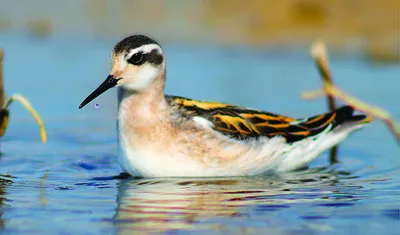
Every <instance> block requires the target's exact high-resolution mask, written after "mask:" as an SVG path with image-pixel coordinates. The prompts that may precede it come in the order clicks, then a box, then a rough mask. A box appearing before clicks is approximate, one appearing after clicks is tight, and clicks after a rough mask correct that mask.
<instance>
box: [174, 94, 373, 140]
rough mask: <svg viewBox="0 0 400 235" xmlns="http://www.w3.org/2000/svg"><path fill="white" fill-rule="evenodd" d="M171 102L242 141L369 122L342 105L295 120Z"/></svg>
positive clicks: (180, 100)
mask: <svg viewBox="0 0 400 235" xmlns="http://www.w3.org/2000/svg"><path fill="white" fill-rule="evenodd" d="M166 98H167V100H168V101H169V102H170V105H172V106H175V107H177V108H178V110H180V111H181V113H182V115H186V116H187V117H194V116H199V117H202V118H205V119H207V120H208V121H210V122H211V123H212V124H213V125H214V129H215V130H216V131H219V132H220V133H222V134H224V135H228V136H230V137H234V138H237V139H240V140H244V139H248V138H255V137H260V136H266V137H269V138H272V137H275V136H282V137H284V138H285V139H286V141H287V142H288V143H293V142H296V141H300V140H302V139H304V138H307V137H310V136H315V135H317V134H319V133H321V132H322V131H324V130H325V129H326V128H328V127H329V128H330V129H333V128H335V127H336V126H338V125H340V124H343V123H344V122H360V123H362V122H368V121H369V119H368V118H367V117H366V116H365V115H356V116H355V115H353V111H354V109H353V108H351V107H350V106H343V107H341V108H339V109H337V110H335V111H334V112H329V113H325V114H320V115H317V116H314V117H310V118H306V119H295V118H290V117H287V116H282V115H278V114H274V113H268V112H264V111H260V110H255V109H248V108H244V107H240V106H235V105H230V104H224V103H218V102H210V101H199V100H192V99H187V98H184V97H179V96H167V97H166ZM330 124H332V125H330Z"/></svg>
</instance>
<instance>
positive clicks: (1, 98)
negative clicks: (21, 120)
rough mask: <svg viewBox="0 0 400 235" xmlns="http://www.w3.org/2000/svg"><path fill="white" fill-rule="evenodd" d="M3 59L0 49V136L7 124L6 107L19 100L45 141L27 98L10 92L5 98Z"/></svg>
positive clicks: (45, 138) (45, 139) (7, 112)
mask: <svg viewBox="0 0 400 235" xmlns="http://www.w3.org/2000/svg"><path fill="white" fill-rule="evenodd" d="M3 59H4V52H3V50H1V49H0V136H3V135H4V133H5V131H6V128H7V125H8V119H9V116H10V111H9V110H8V108H9V107H10V105H11V104H12V103H13V102H14V101H19V102H20V103H21V104H22V105H23V106H24V107H25V108H26V109H27V110H28V112H29V113H31V114H32V116H33V118H34V119H35V120H36V122H37V124H38V125H39V128H40V137H41V139H42V142H43V143H46V141H47V136H46V130H45V128H44V124H43V121H42V119H41V118H40V116H39V114H38V113H37V111H36V110H35V109H34V108H33V106H32V105H31V104H30V103H29V101H28V99H27V98H25V97H24V96H22V95H20V94H12V95H11V97H10V98H9V99H6V96H5V94H4V88H3Z"/></svg>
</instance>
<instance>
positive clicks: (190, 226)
mask: <svg viewBox="0 0 400 235" xmlns="http://www.w3.org/2000/svg"><path fill="white" fill-rule="evenodd" d="M338 177H339V176H338V174H337V173H332V172H326V171H325V172H324V171H322V172H321V171H320V170H307V171H303V172H297V173H290V174H286V175H282V176H279V177H278V176H268V177H251V178H249V177H243V178H242V177H238V178H203V179H197V178H196V179H191V178H186V179H184V178H180V179H177V178H175V179H140V180H133V179H127V180H122V181H120V182H119V194H118V199H117V201H118V208H117V212H116V215H115V218H114V221H115V223H116V227H117V228H118V230H119V232H122V233H124V232H127V233H129V232H132V231H146V232H156V233H159V232H167V231H181V230H185V231H194V230H196V231H204V230H209V229H217V230H219V229H221V227H220V225H219V224H218V223H217V222H215V223H212V222H210V221H215V220H216V218H220V219H221V218H222V219H224V218H229V219H234V218H235V217H236V218H237V217H241V218H243V217H246V216H249V215H250V213H254V211H257V210H262V211H270V212H271V216H273V213H279V211H280V210H285V209H288V208H290V207H291V205H294V203H314V202H320V203H326V202H330V201H336V200H358V199H357V197H354V195H349V196H348V197H343V195H345V194H352V193H351V190H345V191H346V192H339V191H338V187H337V185H336V184H337V181H338ZM347 187H350V188H353V187H354V186H349V185H348V186H343V185H342V186H341V188H347ZM339 194H340V195H341V196H340V197H337V196H335V195H339ZM249 217H250V216H249ZM265 225H267V224H265Z"/></svg>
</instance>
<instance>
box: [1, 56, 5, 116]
mask: <svg viewBox="0 0 400 235" xmlns="http://www.w3.org/2000/svg"><path fill="white" fill-rule="evenodd" d="M3 58H4V53H3V50H2V49H0V108H1V107H3V106H4V97H5V95H4V88H3Z"/></svg>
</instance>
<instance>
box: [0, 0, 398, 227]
mask: <svg viewBox="0 0 400 235" xmlns="http://www.w3.org/2000/svg"><path fill="white" fill-rule="evenodd" d="M398 17H399V2H398V1H391V0H385V1H372V0H371V1H367V0H354V1H339V0H336V1H334V0H329V1H311V0H310V1H308V0H303V1H300V0H297V1H295V0H292V1H289V0H282V1H262V0H260V1H258V0H251V1H247V2H246V4H243V1H224V0H213V1H200V0H192V1H177V0H175V1H173V0H166V1H161V0H151V1H122V0H120V1H106V0H104V1H103V0H96V1H94V0H93V1H92V0H85V1H78V0H71V1H50V0H36V1H23V0H0V48H3V49H4V50H5V60H4V86H5V91H6V93H7V94H8V95H10V94H12V93H16V92H18V93H21V94H23V95H24V96H26V97H28V98H29V99H30V101H31V103H32V104H33V105H34V106H35V107H36V109H37V110H38V111H39V113H40V114H41V116H42V118H43V119H44V122H45V125H46V129H47V131H48V143H47V144H45V145H44V144H41V143H40V142H39V134H38V130H37V126H36V124H35V123H34V121H33V120H32V119H31V117H30V116H29V114H27V112H26V111H25V110H24V109H23V108H21V107H20V106H18V105H17V104H16V105H13V106H12V107H11V110H10V111H11V117H10V123H9V127H8V129H7V132H6V134H5V136H4V137H3V138H2V139H1V142H0V144H1V146H0V151H1V156H0V157H1V158H0V174H1V176H0V231H1V232H4V233H17V234H19V233H38V234H39V233H40V234H55V233H58V234H78V233H83V234H98V233H106V234H113V233H122V234H130V233H167V234H186V233H189V232H193V233H198V234H203V233H207V234H220V233H232V234H319V233H325V234H349V233H352V234H400V232H399V231H400V174H399V173H400V172H399V171H400V158H399V157H400V151H399V146H398V145H397V144H396V142H395V141H394V140H393V138H392V136H390V134H389V133H388V132H387V130H386V128H385V127H384V126H383V125H382V124H381V123H380V122H378V121H376V122H374V123H373V124H372V125H370V126H368V127H367V128H365V129H364V130H361V131H359V132H357V133H355V134H354V135H353V136H352V137H351V138H349V139H348V140H347V141H346V142H344V143H343V144H341V145H340V149H339V159H340V161H341V162H340V163H339V164H336V165H334V166H329V165H328V161H327V155H326V154H325V155H323V156H321V157H320V158H319V159H318V160H317V161H315V162H313V163H312V164H311V165H310V168H309V169H306V170H303V171H299V172H293V173H287V174H283V175H279V176H269V177H245V178H222V179H221V178H219V179H132V178H128V179H115V178H114V177H113V176H116V175H118V174H119V172H120V171H119V168H118V165H117V163H116V156H117V155H118V154H119V151H118V145H117V139H116V130H115V112H116V94H115V90H112V91H109V92H107V93H106V94H104V95H102V96H101V97H99V98H98V99H97V100H96V102H94V103H98V104H99V105H100V108H98V109H95V108H94V103H93V104H92V105H89V106H88V108H85V109H83V110H78V109H77V107H78V105H79V104H80V102H81V101H82V99H83V98H85V97H86V96H87V95H88V94H89V93H90V92H91V91H92V90H93V89H94V88H95V87H97V86H98V85H99V84H100V82H102V81H103V80H104V79H105V78H106V76H107V75H108V69H109V56H110V52H111V49H112V47H113V46H114V44H115V43H116V42H117V41H118V40H120V39H121V38H123V37H124V36H127V35H129V34H132V33H137V32H141V33H146V34H148V35H151V36H153V37H154V38H156V39H157V40H158V41H159V42H160V43H161V44H162V45H163V47H164V49H165V52H166V53H167V60H168V79H167V88H166V92H167V93H168V94H174V95H181V96H188V97H190V98H195V99H206V100H217V101H223V102H228V103H235V104H239V105H243V106H248V107H254V108H258V109H263V110H267V111H272V112H276V113H280V114H285V115H290V116H294V117H305V116H309V115H313V114H317V113H320V112H325V111H326V104H325V100H324V99H320V100H316V101H304V100H301V99H300V93H301V92H302V91H305V90H309V89H314V88H318V87H320V84H321V82H320V78H319V76H318V73H317V71H316V69H315V67H314V63H313V61H312V59H311V58H310V57H309V55H308V47H309V45H310V44H311V42H312V41H313V40H314V39H315V38H317V37H318V38H323V39H325V40H326V41H327V43H328V46H329V49H330V52H331V53H330V55H331V57H330V63H331V69H332V71H333V73H334V79H335V83H336V84H338V85H339V86H340V87H342V88H343V89H345V90H346V91H348V92H349V93H351V94H353V95H355V96H357V97H359V98H361V99H363V100H365V101H368V102H371V103H374V104H377V105H379V106H381V107H383V108H385V109H387V110H388V111H390V112H391V113H392V114H393V115H394V117H395V118H396V119H397V120H399V119H400V108H399V104H398V103H399V100H400V95H399V93H398V91H399V87H400V80H399V77H400V76H399V75H400V68H399V18H398Z"/></svg>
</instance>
